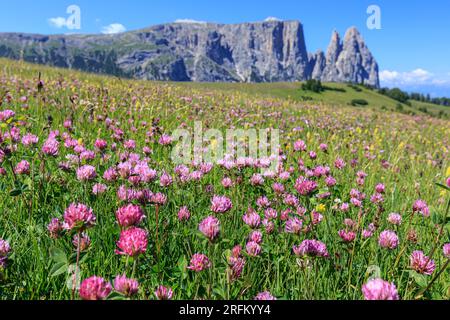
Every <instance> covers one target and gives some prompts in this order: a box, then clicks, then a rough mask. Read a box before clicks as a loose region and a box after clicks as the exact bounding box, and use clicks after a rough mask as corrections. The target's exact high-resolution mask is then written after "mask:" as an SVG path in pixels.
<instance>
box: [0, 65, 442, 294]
mask: <svg viewBox="0 0 450 320" xmlns="http://www.w3.org/2000/svg"><path fill="white" fill-rule="evenodd" d="M39 74H41V82H38V75H39ZM298 86H299V85H298V84H263V85H245V84H235V85H224V84H216V85H210V84H168V83H158V82H147V81H133V80H123V79H118V78H114V77H105V76H98V75H91V74H86V73H80V72H74V71H70V70H62V69H54V68H47V67H42V66H36V65H31V64H26V63H20V62H12V61H7V60H0V104H1V106H0V300H8V299H18V300H69V299H72V300H75V299H86V300H87V299H137V300H151V299H176V300H206V299H213V300H251V299H255V298H257V299H271V298H277V299H281V300H284V299H286V300H357V299H358V300H359V299H382V298H389V299H402V300H412V299H424V300H432V299H433V300H449V299H450V270H449V269H448V268H447V267H448V266H449V264H450V260H449V258H450V252H449V251H450V244H446V243H448V242H449V241H450V224H448V223H447V222H448V217H449V215H450V189H448V188H447V187H445V186H443V184H446V185H448V186H449V187H450V167H449V166H450V125H449V124H450V121H449V120H446V119H438V118H433V117H429V116H426V115H417V116H410V115H407V114H402V113H399V112H390V111H381V107H380V105H381V106H382V105H383V103H386V104H387V103H392V102H391V101H389V100H388V99H387V98H384V97H381V96H379V95H377V94H376V93H373V92H368V91H367V92H366V91H364V92H363V91H361V92H359V91H357V90H355V92H352V91H351V90H348V89H347V88H346V87H345V85H341V86H343V87H344V88H346V92H341V93H340V92H337V91H327V92H325V93H323V95H317V96H315V97H314V99H316V101H318V99H320V98H322V99H324V101H323V103H317V104H314V102H311V101H308V102H295V101H294V99H298V100H300V99H301V97H300V96H301V93H299V92H298V91H299V89H297V87H298ZM226 88H228V90H224V89H226ZM230 89H235V90H230ZM350 89H351V88H350ZM352 90H354V89H352ZM289 96H290V97H291V98H290V99H288V97H289ZM351 98H364V99H367V100H368V101H369V100H370V103H371V105H369V106H366V107H352V106H348V105H346V102H347V101H348V100H350V99H351ZM325 99H328V100H326V101H325ZM382 99H383V100H382ZM341 103H342V106H339V105H340V104H341ZM330 105H337V106H339V107H330ZM392 105H394V106H395V104H394V103H392ZM372 109H376V111H373V110H372ZM196 122H200V123H201V125H202V127H203V130H199V131H200V132H198V131H197V130H195V133H194V129H193V127H194V125H195V123H196ZM179 129H183V134H185V137H186V138H185V139H183V141H179V139H177V137H179V134H180V133H181V132H180V131H179ZM206 129H213V131H209V130H208V131H207V130H206ZM230 129H239V131H240V132H243V133H244V134H240V135H239V136H238V137H237V138H236V139H234V137H233V136H229V135H228V133H229V130H230ZM244 129H249V130H248V131H247V130H244ZM273 129H276V130H277V131H276V133H279V135H278V134H277V136H279V143H278V142H277V141H276V140H277V139H272V137H273V135H272V132H274V131H273ZM255 132H258V133H257V137H256V138H257V139H250V136H251V135H253V136H255V135H254V133H255ZM198 133H200V134H198ZM268 133H269V134H270V139H268V135H267V134H268ZM196 135H197V136H200V135H201V136H203V143H201V144H197V143H194V142H195V140H197V139H196V138H195V136H196ZM236 135H237V133H236ZM247 135H248V139H247V137H246V136H247ZM200 138H202V137H200ZM269 140H270V143H269ZM220 141H222V142H224V143H221V142H220ZM180 142H183V144H180ZM267 144H269V145H270V147H271V148H270V149H271V150H267V148H266V150H264V148H261V147H264V146H267ZM225 145H226V149H225V148H224V147H225ZM235 147H240V148H239V149H241V150H242V149H244V150H245V151H250V148H252V149H253V150H255V149H260V150H259V151H258V153H257V154H256V155H255V154H254V153H250V152H248V153H247V152H246V154H245V157H244V156H241V155H239V154H238V153H237V151H236V150H235V149H236V148H235ZM224 149H225V150H224ZM220 151H221V152H220ZM245 151H244V152H245ZM264 151H269V152H270V153H266V152H264ZM225 152H226V153H227V155H225ZM194 153H195V155H196V156H200V157H201V158H203V161H204V162H203V163H202V162H201V160H200V161H197V159H195V161H194V158H193V155H194ZM208 154H209V155H212V154H214V155H216V156H217V158H214V157H213V158H205V157H204V156H207V155H208ZM269 154H270V156H269ZM196 158H197V157H196ZM180 162H181V163H182V165H180ZM436 183H440V184H441V187H438V186H437V185H436ZM374 278H376V279H374ZM380 286H382V287H383V288H387V289H383V290H385V291H387V292H383V294H380V293H379V292H378V291H379V289H377V288H380Z"/></svg>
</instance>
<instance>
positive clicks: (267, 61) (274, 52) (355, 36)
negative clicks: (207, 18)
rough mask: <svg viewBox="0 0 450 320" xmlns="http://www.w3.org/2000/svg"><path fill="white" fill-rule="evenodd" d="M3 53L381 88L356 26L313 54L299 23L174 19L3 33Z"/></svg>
mask: <svg viewBox="0 0 450 320" xmlns="http://www.w3.org/2000/svg"><path fill="white" fill-rule="evenodd" d="M0 57H7V58H11V59H17V60H19V59H20V60H25V61H28V62H34V63H40V64H47V65H51V66H57V67H64V68H73V69H78V70H83V71H89V72H95V73H105V74H111V75H117V76H123V77H130V78H136V79H146V80H171V81H198V82H219V81H223V82H275V81H302V80H306V79H311V78H313V79H319V80H323V81H331V82H357V83H365V84H368V85H371V86H374V87H379V78H378V65H377V63H376V61H375V59H374V58H373V56H372V54H371V53H370V51H369V49H368V48H367V46H366V45H365V43H364V41H363V39H362V37H361V35H360V34H359V32H358V31H357V30H356V28H350V29H349V30H348V31H347V33H346V35H345V37H344V41H341V39H340V37H339V35H338V34H337V32H334V33H333V36H332V40H331V43H330V46H329V48H328V50H327V53H326V55H325V54H324V53H323V52H317V53H315V54H308V51H307V48H306V43H305V37H304V32H303V26H302V24H301V23H300V22H298V21H266V22H257V23H242V24H233V25H229V24H228V25H225V24H213V23H171V24H163V25H157V26H153V27H150V28H146V29H142V30H137V31H131V32H126V33H121V34H114V35H35V34H22V33H0Z"/></svg>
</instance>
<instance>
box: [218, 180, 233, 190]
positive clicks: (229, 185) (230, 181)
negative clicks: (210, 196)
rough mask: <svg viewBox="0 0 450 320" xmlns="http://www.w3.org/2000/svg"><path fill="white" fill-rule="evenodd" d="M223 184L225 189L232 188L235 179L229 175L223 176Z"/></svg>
mask: <svg viewBox="0 0 450 320" xmlns="http://www.w3.org/2000/svg"><path fill="white" fill-rule="evenodd" d="M221 183H222V186H223V187H224V188H225V189H227V188H230V187H231V186H232V185H233V180H231V179H230V178H228V177H225V178H223V179H222V182H221Z"/></svg>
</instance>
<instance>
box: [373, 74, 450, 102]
mask: <svg viewBox="0 0 450 320" xmlns="http://www.w3.org/2000/svg"><path fill="white" fill-rule="evenodd" d="M380 82H381V86H382V87H389V88H393V87H398V88H400V89H402V90H406V91H410V92H421V93H430V94H431V96H436V97H437V96H450V72H447V73H442V74H439V75H437V74H434V73H432V72H430V71H427V70H424V69H421V68H418V69H415V70H412V71H409V72H400V71H393V70H392V71H391V70H383V71H381V72H380Z"/></svg>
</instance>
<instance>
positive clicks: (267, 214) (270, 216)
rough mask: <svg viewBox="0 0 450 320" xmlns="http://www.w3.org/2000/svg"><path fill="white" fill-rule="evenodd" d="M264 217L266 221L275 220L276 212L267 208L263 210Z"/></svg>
mask: <svg viewBox="0 0 450 320" xmlns="http://www.w3.org/2000/svg"><path fill="white" fill-rule="evenodd" d="M264 217H265V218H266V219H276V218H277V217H278V212H277V211H276V210H275V209H273V208H267V209H266V210H264Z"/></svg>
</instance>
